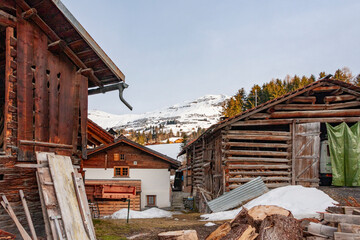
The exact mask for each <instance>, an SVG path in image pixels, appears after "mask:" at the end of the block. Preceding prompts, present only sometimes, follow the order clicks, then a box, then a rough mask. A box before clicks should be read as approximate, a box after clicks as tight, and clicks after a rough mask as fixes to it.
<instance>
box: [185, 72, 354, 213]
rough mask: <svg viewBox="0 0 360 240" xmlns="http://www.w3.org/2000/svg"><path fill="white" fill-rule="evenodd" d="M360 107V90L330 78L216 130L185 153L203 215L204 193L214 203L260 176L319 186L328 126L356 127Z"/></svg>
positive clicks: (271, 181) (274, 182) (275, 183)
mask: <svg viewBox="0 0 360 240" xmlns="http://www.w3.org/2000/svg"><path fill="white" fill-rule="evenodd" d="M359 106H360V88H359V87H356V86H354V85H352V84H349V83H345V82H341V81H337V80H332V79H330V77H325V78H323V79H321V80H319V81H316V82H314V83H312V84H310V85H308V86H306V87H304V88H301V89H298V90H296V91H294V92H291V93H289V94H286V95H283V96H281V97H279V98H277V99H274V100H271V101H268V102H266V103H264V104H262V105H260V106H258V107H256V108H253V109H250V110H248V111H245V112H243V113H241V114H239V115H237V116H235V117H232V118H228V119H225V120H223V121H221V122H219V123H217V124H215V125H213V126H212V127H210V128H209V129H208V130H207V131H206V132H205V133H204V134H202V135H201V136H200V137H199V138H197V139H196V140H194V141H193V142H191V143H190V144H188V145H187V146H186V148H184V150H183V151H182V152H181V153H180V155H182V154H186V156H187V165H188V168H189V170H188V172H189V174H188V175H191V181H187V182H188V183H190V184H191V186H192V192H193V194H194V195H196V196H197V203H198V204H199V208H200V210H202V211H204V209H205V205H204V198H203V196H202V194H199V193H200V192H201V191H202V192H203V193H206V196H208V198H209V199H207V200H210V199H213V198H216V197H218V196H219V195H221V194H223V193H225V192H227V191H230V190H232V189H234V188H236V187H238V186H239V185H242V184H244V183H246V182H248V181H250V180H252V179H254V178H256V177H258V176H261V177H262V179H263V181H264V182H265V183H266V185H267V186H268V187H269V188H276V187H280V186H286V185H290V184H292V185H295V184H300V185H303V186H318V185H319V167H320V166H319V159H320V143H321V142H322V141H325V140H326V139H327V130H326V126H325V123H330V124H332V125H337V124H339V123H342V122H346V123H347V124H348V125H352V124H354V123H356V122H358V121H359V120H360V108H359Z"/></svg>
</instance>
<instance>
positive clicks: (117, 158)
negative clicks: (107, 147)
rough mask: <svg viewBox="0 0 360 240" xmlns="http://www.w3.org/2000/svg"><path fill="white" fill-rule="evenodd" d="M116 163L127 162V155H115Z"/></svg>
mask: <svg viewBox="0 0 360 240" xmlns="http://www.w3.org/2000/svg"><path fill="white" fill-rule="evenodd" d="M114 161H125V154H123V153H114Z"/></svg>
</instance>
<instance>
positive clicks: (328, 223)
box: [304, 206, 360, 240]
mask: <svg viewBox="0 0 360 240" xmlns="http://www.w3.org/2000/svg"><path fill="white" fill-rule="evenodd" d="M359 214H360V207H349V206H337V207H329V208H328V209H327V210H326V212H324V213H321V214H320V215H321V219H320V223H309V224H306V226H304V236H305V237H306V239H308V240H322V239H334V240H355V239H356V240H360V215H359Z"/></svg>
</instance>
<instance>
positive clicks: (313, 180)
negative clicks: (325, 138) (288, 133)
mask: <svg viewBox="0 0 360 240" xmlns="http://www.w3.org/2000/svg"><path fill="white" fill-rule="evenodd" d="M293 131H294V132H293V151H292V154H293V157H292V160H293V163H292V184H296V185H303V186H307V187H308V186H318V185H319V165H320V123H319V122H315V123H303V124H295V123H294V124H293Z"/></svg>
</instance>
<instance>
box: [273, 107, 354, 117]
mask: <svg viewBox="0 0 360 240" xmlns="http://www.w3.org/2000/svg"><path fill="white" fill-rule="evenodd" d="M356 116H360V110H359V109H346V110H326V111H292V112H290V111H289V112H273V113H272V114H271V118H316V117H317V118H321V117H356Z"/></svg>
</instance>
